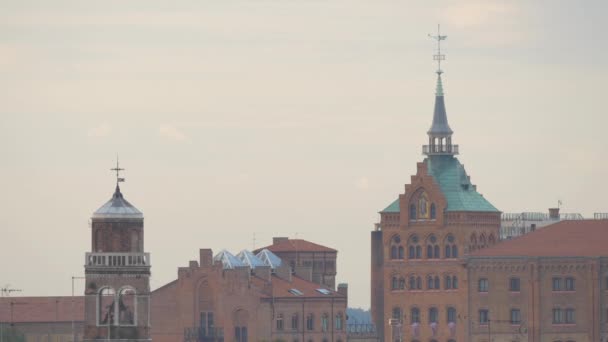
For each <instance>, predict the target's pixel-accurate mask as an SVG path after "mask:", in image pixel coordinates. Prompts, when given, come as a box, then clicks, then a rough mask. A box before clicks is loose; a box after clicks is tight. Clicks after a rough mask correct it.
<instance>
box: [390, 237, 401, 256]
mask: <svg viewBox="0 0 608 342" xmlns="http://www.w3.org/2000/svg"><path fill="white" fill-rule="evenodd" d="M391 259H403V246H402V245H401V237H400V236H399V235H395V236H393V238H392V239H391Z"/></svg>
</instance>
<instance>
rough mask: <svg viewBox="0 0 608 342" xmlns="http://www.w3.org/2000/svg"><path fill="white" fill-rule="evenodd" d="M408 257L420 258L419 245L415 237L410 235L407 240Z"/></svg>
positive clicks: (420, 250)
mask: <svg viewBox="0 0 608 342" xmlns="http://www.w3.org/2000/svg"><path fill="white" fill-rule="evenodd" d="M407 244H408V257H409V258H410V259H420V258H422V247H421V246H420V245H419V240H418V236H417V235H412V236H411V237H410V238H409V240H408V243H407Z"/></svg>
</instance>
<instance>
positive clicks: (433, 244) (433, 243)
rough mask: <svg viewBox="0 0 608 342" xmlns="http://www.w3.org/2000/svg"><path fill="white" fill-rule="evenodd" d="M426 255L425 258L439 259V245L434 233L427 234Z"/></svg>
mask: <svg viewBox="0 0 608 342" xmlns="http://www.w3.org/2000/svg"><path fill="white" fill-rule="evenodd" d="M426 244H427V245H426V257H427V259H439V257H440V256H439V245H438V244H437V238H436V237H435V235H431V236H429V238H428V239H427V242H426Z"/></svg>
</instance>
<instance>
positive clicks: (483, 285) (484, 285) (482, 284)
mask: <svg viewBox="0 0 608 342" xmlns="http://www.w3.org/2000/svg"><path fill="white" fill-rule="evenodd" d="M478 290H479V292H488V279H487V278H481V279H479V286H478Z"/></svg>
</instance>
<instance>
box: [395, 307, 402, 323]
mask: <svg viewBox="0 0 608 342" xmlns="http://www.w3.org/2000/svg"><path fill="white" fill-rule="evenodd" d="M393 319H398V320H399V321H401V308H399V307H394V308H393Z"/></svg>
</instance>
